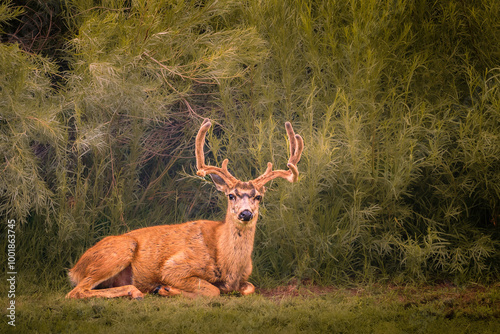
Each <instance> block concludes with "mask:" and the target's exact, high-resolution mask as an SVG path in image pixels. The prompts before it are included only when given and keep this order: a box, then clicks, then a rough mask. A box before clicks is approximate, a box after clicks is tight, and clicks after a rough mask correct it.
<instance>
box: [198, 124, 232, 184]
mask: <svg viewBox="0 0 500 334" xmlns="http://www.w3.org/2000/svg"><path fill="white" fill-rule="evenodd" d="M211 126H212V123H210V120H209V119H208V118H205V119H204V120H203V123H202V124H201V127H200V130H199V131H198V134H197V135H196V150H195V153H196V168H197V169H198V171H197V172H196V174H198V175H199V176H205V175H207V174H216V175H218V176H220V177H221V178H222V179H223V180H224V182H226V184H227V185H228V186H229V187H233V186H234V185H235V184H236V183H238V179H236V178H235V177H234V176H232V175H231V173H229V171H228V170H227V164H228V162H229V160H228V159H224V161H223V162H222V168H219V167H214V166H207V165H205V154H204V152H203V145H204V144H205V135H206V134H207V131H208V129H209V128H210V127H211Z"/></svg>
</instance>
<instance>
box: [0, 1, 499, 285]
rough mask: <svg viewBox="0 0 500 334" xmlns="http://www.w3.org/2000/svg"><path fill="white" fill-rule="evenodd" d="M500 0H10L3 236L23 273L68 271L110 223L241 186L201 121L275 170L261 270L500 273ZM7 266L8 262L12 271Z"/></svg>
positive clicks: (133, 220)
mask: <svg viewBox="0 0 500 334" xmlns="http://www.w3.org/2000/svg"><path fill="white" fill-rule="evenodd" d="M499 11H500V3H499V2H498V1H496V0H495V1H487V0H478V1H463V0H462V1H446V2H441V1H431V0H417V1H404V0H385V1H383V0H367V1H361V0H351V1H345V0H342V1H340V0H339V1H336V0H330V1H328V0H320V1H305V0H299V1H287V0H268V1H230V0H229V1H209V0H207V1H200V0H198V1H194V0H192V1H163V0H157V1H140V0H131V1H118V0H101V1H97V0H49V1H38V0H28V1H6V2H3V3H2V4H1V5H0V24H1V25H0V29H1V31H0V32H1V44H0V137H1V140H0V152H1V154H2V156H1V157H0V215H1V217H2V221H3V223H2V225H1V230H0V231H1V232H2V236H3V237H2V238H1V240H0V244H1V245H2V248H3V249H5V247H6V241H7V238H6V237H5V231H6V222H7V219H15V220H16V247H17V249H16V251H17V263H16V265H17V267H18V272H19V278H20V279H21V280H25V281H35V280H36V281H37V282H38V284H40V285H41V286H43V285H46V286H50V287H54V286H67V281H66V278H65V273H66V269H67V268H69V267H71V266H72V265H73V264H74V263H75V261H76V260H77V259H78V257H79V256H80V255H81V254H82V253H83V251H84V250H85V249H86V248H88V247H89V246H91V245H93V244H94V243H95V242H96V241H98V240H100V239H101V238H102V237H103V236H106V235H110V234H118V233H123V232H126V231H128V230H131V229H135V228H139V227H143V226H151V225H157V224H173V223H180V222H183V221H186V220H191V219H198V218H210V219H221V218H222V217H223V216H224V210H225V209H224V207H225V201H224V199H223V198H222V197H221V196H219V195H218V194H217V193H216V191H215V188H214V187H213V186H212V185H211V183H210V182H209V179H208V178H205V179H202V178H199V177H196V176H194V175H195V172H194V165H195V164H194V135H195V133H196V131H197V129H198V127H199V125H200V123H201V121H202V119H203V118H204V117H209V118H211V119H213V120H214V122H215V124H216V126H214V127H213V129H212V130H211V132H210V133H209V136H208V145H209V147H210V153H209V159H210V160H211V161H212V163H214V164H220V163H221V161H222V159H224V158H226V157H227V158H228V159H229V161H230V163H229V167H230V169H231V170H232V171H233V172H234V174H235V175H236V177H238V178H240V179H243V180H247V179H251V178H254V177H256V176H257V175H259V174H260V173H262V172H263V171H264V170H265V166H266V163H267V162H268V161H271V162H273V163H274V164H275V166H281V167H280V168H284V167H285V164H286V161H287V159H288V157H287V152H288V150H287V144H286V136H285V130H284V126H283V124H284V122H285V121H287V120H288V121H291V122H292V124H293V125H294V128H295V130H296V132H297V133H300V134H301V135H302V136H303V137H304V140H305V151H304V154H303V157H302V161H301V162H300V163H299V170H300V171H301V176H300V179H299V182H298V183H297V184H288V183H287V182H285V181H283V180H281V181H280V180H276V181H274V182H273V183H271V184H269V187H268V192H267V194H266V198H265V201H264V204H263V208H262V209H261V218H260V220H259V223H258V231H257V235H256V242H255V251H254V273H253V275H252V278H251V280H252V281H253V282H255V283H257V284H258V285H261V286H265V285H271V284H274V283H276V282H283V281H287V280H289V279H291V278H297V279H299V280H302V279H308V280H312V281H314V282H317V283H320V284H345V283H348V282H353V281H355V282H356V281H357V282H372V281H391V282H435V281H443V280H446V281H452V282H455V283H462V282H469V281H476V282H492V281H496V280H498V273H499V269H500V266H499V263H500V256H499V254H500V252H499V250H500V239H499V232H500V227H499V224H500V92H499V83H500V68H499V66H500V61H499V60H500V15H499V14H500V13H499ZM2 270H3V269H2Z"/></svg>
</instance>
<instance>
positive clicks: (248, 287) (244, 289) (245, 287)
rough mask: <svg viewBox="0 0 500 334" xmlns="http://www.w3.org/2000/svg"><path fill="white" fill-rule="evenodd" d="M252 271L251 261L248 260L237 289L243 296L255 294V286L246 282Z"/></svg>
mask: <svg viewBox="0 0 500 334" xmlns="http://www.w3.org/2000/svg"><path fill="white" fill-rule="evenodd" d="M252 270H253V266H252V260H250V261H248V264H247V266H246V268H245V271H244V272H243V275H242V277H241V281H240V286H239V287H238V292H239V293H241V294H242V295H243V296H247V295H250V294H252V293H254V292H255V286H254V285H253V284H252V283H250V282H248V278H249V277H250V274H251V273H252Z"/></svg>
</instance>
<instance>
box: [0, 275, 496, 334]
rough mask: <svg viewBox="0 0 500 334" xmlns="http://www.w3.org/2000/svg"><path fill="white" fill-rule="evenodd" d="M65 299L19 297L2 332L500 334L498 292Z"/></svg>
mask: <svg viewBox="0 0 500 334" xmlns="http://www.w3.org/2000/svg"><path fill="white" fill-rule="evenodd" d="M304 283H305V284H304ZM66 292H67V291H58V292H50V291H43V292H38V293H37V292H35V293H31V294H21V295H19V296H16V326H15V327H12V326H9V325H8V324H7V321H6V319H7V317H6V315H7V313H6V312H7V311H6V308H5V307H2V309H1V311H0V312H2V314H1V315H2V317H1V318H2V322H1V323H0V332H1V333H92V334H97V333H115V332H116V333H139V332H140V333H239V334H242V333H383V334H388V333H453V334H455V333H500V284H496V285H490V286H483V285H469V286H466V287H457V286H454V285H452V284H442V285H425V286H422V285H407V286H398V285H387V284H386V285H381V284H365V285H358V286H356V287H352V288H345V287H344V288H340V287H332V286H328V287H324V286H317V285H313V284H307V282H303V283H300V284H297V283H291V284H288V285H285V286H280V287H276V288H272V289H271V288H260V289H258V290H257V293H256V294H255V295H252V296H245V297H242V296H239V295H237V294H233V295H225V296H221V297H217V298H198V299H194V300H190V299H186V298H179V297H175V298H164V297H160V296H154V295H147V296H146V297H145V298H144V299H143V300H130V299H128V298H117V299H89V300H67V299H65V298H64V295H65V293H66ZM0 302H1V304H2V305H6V302H7V299H6V298H4V297H1V298H0Z"/></svg>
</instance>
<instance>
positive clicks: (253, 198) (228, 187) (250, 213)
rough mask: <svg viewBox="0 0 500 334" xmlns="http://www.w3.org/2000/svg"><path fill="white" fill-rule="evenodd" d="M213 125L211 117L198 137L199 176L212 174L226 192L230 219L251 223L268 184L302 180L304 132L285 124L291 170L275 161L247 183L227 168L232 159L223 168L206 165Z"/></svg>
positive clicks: (215, 181)
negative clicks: (208, 135)
mask: <svg viewBox="0 0 500 334" xmlns="http://www.w3.org/2000/svg"><path fill="white" fill-rule="evenodd" d="M211 125H212V124H211V123H210V120H209V119H205V120H204V121H203V123H202V125H201V127H200V130H199V131H198V135H197V136H196V151H195V152H196V167H197V169H198V171H197V174H198V175H199V176H205V175H207V174H209V175H210V176H211V178H212V180H213V182H214V184H215V186H216V187H217V190H219V191H222V192H223V193H225V194H226V196H227V198H228V208H227V214H226V221H227V220H228V219H229V220H231V221H232V222H235V223H237V224H239V225H248V224H251V223H254V222H255V221H256V220H257V217H258V214H259V203H260V202H261V201H262V198H263V196H264V192H265V187H264V185H265V184H266V183H267V182H269V181H271V180H273V179H275V178H277V177H281V178H284V179H286V180H288V181H289V182H295V181H297V179H298V176H299V171H298V169H297V163H298V162H299V160H300V156H301V154H302V150H303V149H304V141H303V140H302V137H301V136H300V135H297V134H295V132H294V131H293V128H292V125H291V124H290V123H289V122H286V123H285V128H286V131H287V134H288V140H289V142H290V158H289V160H288V164H287V166H288V170H274V171H273V165H272V163H270V162H268V163H267V169H266V171H265V172H264V174H262V175H261V176H259V177H258V178H256V179H254V180H252V181H248V182H243V181H240V180H238V179H237V178H235V177H234V176H233V175H231V173H229V171H228V170H227V164H228V159H225V160H224V161H223V162H222V167H221V168H219V167H215V166H208V165H205V154H204V152H203V146H204V143H205V135H206V133H207V131H208V129H209V128H210V126H211Z"/></svg>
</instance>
